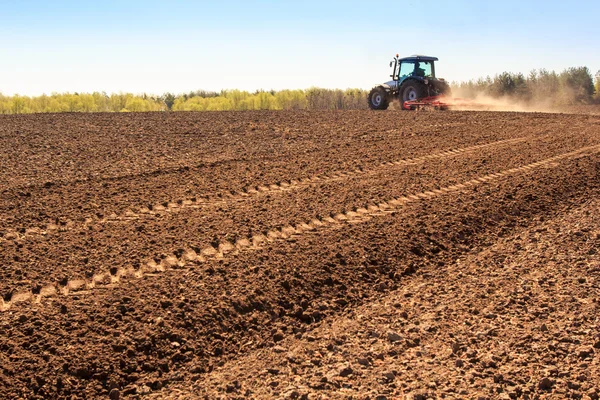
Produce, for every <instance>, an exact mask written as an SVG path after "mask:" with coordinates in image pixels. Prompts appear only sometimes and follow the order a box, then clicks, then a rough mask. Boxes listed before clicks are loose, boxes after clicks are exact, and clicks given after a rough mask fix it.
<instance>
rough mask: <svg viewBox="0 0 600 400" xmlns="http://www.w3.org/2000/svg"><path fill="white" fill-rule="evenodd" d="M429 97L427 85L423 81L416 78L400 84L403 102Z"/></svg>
mask: <svg viewBox="0 0 600 400" xmlns="http://www.w3.org/2000/svg"><path fill="white" fill-rule="evenodd" d="M424 97H427V87H426V86H425V84H423V83H422V82H419V81H416V80H414V79H411V80H407V81H405V82H404V83H403V84H402V86H400V98H401V99H402V103H404V102H405V101H414V100H419V99H422V98H424Z"/></svg>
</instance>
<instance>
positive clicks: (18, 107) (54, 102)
mask: <svg viewBox="0 0 600 400" xmlns="http://www.w3.org/2000/svg"><path fill="white" fill-rule="evenodd" d="M451 86H452V90H453V93H454V94H456V95H459V96H460V97H465V98H476V97H477V96H479V95H486V96H491V97H496V98H502V97H509V98H512V99H516V100H519V101H522V102H536V103H538V102H544V103H545V104H549V105H554V106H561V105H573V104H590V103H593V102H598V103H600V71H598V73H597V74H596V77H595V82H594V77H593V76H592V74H591V73H590V70H589V69H588V68H587V67H576V68H568V69H565V70H564V71H562V72H560V73H556V72H554V71H547V70H545V69H540V70H534V71H531V72H530V73H529V75H527V76H525V75H523V74H522V73H511V72H503V73H501V74H498V75H496V76H494V77H493V78H492V77H489V76H488V77H486V78H480V79H478V80H471V81H468V82H458V83H456V82H453V83H452V84H451ZM367 93H368V91H367V90H363V89H346V90H340V89H321V88H310V89H306V90H280V91H273V90H271V91H256V92H253V93H250V92H247V91H241V90H222V91H221V92H210V91H204V90H198V91H193V92H189V93H184V94H178V95H175V94H172V93H165V94H163V95H160V96H155V95H147V94H142V95H134V94H131V93H118V94H116V93H113V94H107V93H99V92H94V93H53V94H50V95H45V94H44V95H41V96H33V97H30V96H20V95H14V96H4V95H2V94H1V93H0V114H29V113H57V112H144V111H227V110H350V109H366V108H367V102H366V96H367Z"/></svg>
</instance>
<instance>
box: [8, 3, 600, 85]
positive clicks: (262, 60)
mask: <svg viewBox="0 0 600 400" xmlns="http://www.w3.org/2000/svg"><path fill="white" fill-rule="evenodd" d="M396 53H400V54H401V55H410V54H415V53H419V54H427V55H434V56H437V57H439V58H440V61H439V62H438V65H437V67H436V70H437V73H438V75H439V76H441V77H445V78H446V79H448V80H453V81H458V80H468V79H470V78H477V77H480V76H486V75H494V74H496V73H499V72H502V71H512V72H525V73H527V72H529V71H530V70H531V69H534V68H546V69H554V70H557V71H559V70H562V69H564V68H567V67H570V66H582V65H585V66H588V67H589V68H590V70H591V71H592V73H595V72H596V71H598V70H600V1H597V0H596V1H579V2H567V1H537V0H534V1H526V0H522V1H513V0H506V1H494V2H492V1H466V0H458V1H435V0H430V1H418V0H406V1H393V2H392V1H379V2H370V1H353V0H349V1H328V0H321V1H313V0H305V1H290V2H283V1H279V2H277V1H266V0H259V1H251V0H248V1H225V0H222V1H220V2H217V1H210V2H205V1H165V0H162V1H137V0H130V1H110V0H105V1H95V2H92V1H34V0H23V1H5V0H0V92H1V93H3V94H7V95H11V94H14V93H20V94H25V95H38V94H41V93H51V92H66V91H70V92H91V91H106V92H119V91H127V92H134V93H142V92H147V93H163V92H166V91H171V92H175V93H179V92H185V91H190V90H195V89H206V90H217V91H218V90H221V89H233V88H238V89H243V90H256V89H284V88H291V89H294V88H308V87H311V86H319V87H328V88H347V87H360V88H369V87H371V86H373V85H374V84H377V83H380V82H383V81H385V80H387V79H388V76H389V74H390V70H389V66H388V63H389V61H390V59H391V58H392V56H393V55H394V54H396Z"/></svg>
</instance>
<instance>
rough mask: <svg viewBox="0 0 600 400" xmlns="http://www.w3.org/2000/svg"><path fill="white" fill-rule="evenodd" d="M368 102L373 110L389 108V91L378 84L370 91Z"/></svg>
mask: <svg viewBox="0 0 600 400" xmlns="http://www.w3.org/2000/svg"><path fill="white" fill-rule="evenodd" d="M367 102H368V103H369V108H370V109H371V110H387V108H388V107H389V105H390V101H389V98H388V93H387V92H386V91H385V89H384V88H382V87H381V86H377V87H375V88H373V89H372V90H371V92H369V96H368V97H367Z"/></svg>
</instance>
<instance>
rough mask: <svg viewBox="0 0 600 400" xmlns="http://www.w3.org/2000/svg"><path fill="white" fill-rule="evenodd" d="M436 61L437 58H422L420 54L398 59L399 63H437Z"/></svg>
mask: <svg viewBox="0 0 600 400" xmlns="http://www.w3.org/2000/svg"><path fill="white" fill-rule="evenodd" d="M437 60H438V58H437V57H429V56H423V55H420V54H413V55H412V56H409V57H404V58H401V59H400V61H437Z"/></svg>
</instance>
